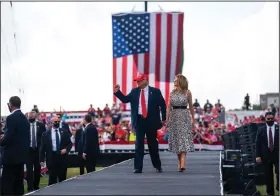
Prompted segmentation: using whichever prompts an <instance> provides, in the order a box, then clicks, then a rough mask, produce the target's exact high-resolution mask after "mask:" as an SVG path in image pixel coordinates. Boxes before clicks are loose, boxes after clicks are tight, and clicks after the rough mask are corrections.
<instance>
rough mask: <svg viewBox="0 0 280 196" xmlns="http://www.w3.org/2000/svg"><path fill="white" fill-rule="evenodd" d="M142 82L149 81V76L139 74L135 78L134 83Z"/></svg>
mask: <svg viewBox="0 0 280 196" xmlns="http://www.w3.org/2000/svg"><path fill="white" fill-rule="evenodd" d="M142 80H148V76H147V75H146V74H141V73H139V75H138V76H137V78H134V81H137V82H139V81H142Z"/></svg>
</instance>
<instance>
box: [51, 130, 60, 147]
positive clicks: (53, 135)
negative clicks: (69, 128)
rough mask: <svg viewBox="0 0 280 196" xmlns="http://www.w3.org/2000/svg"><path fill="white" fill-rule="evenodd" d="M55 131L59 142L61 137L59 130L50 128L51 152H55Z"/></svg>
mask: <svg viewBox="0 0 280 196" xmlns="http://www.w3.org/2000/svg"><path fill="white" fill-rule="evenodd" d="M55 130H57V133H58V137H59V142H61V136H60V132H59V128H57V129H54V128H52V132H51V134H52V149H53V151H56V136H55V135H56V133H55Z"/></svg>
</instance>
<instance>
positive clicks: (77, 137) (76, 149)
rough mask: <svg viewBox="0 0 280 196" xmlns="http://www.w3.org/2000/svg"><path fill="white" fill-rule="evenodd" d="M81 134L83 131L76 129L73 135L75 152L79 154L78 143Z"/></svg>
mask: <svg viewBox="0 0 280 196" xmlns="http://www.w3.org/2000/svg"><path fill="white" fill-rule="evenodd" d="M82 134H83V129H82V128H81V129H77V131H76V134H75V152H79V147H80V146H79V143H80V141H81V138H82Z"/></svg>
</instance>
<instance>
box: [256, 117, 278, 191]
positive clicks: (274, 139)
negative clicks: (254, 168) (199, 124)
mask: <svg viewBox="0 0 280 196" xmlns="http://www.w3.org/2000/svg"><path fill="white" fill-rule="evenodd" d="M274 118H275V116H274V114H273V112H267V113H266V114H265V119H266V125H265V126H261V127H259V129H258V133H257V138H256V162H257V163H263V164H264V175H265V184H266V192H267V194H268V195H274V174H273V165H274V169H275V174H276V181H277V183H276V190H277V191H279V126H278V125H277V124H275V123H274Z"/></svg>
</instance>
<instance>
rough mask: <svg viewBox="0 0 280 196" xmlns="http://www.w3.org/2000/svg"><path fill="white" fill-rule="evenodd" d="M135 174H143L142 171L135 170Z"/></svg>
mask: <svg viewBox="0 0 280 196" xmlns="http://www.w3.org/2000/svg"><path fill="white" fill-rule="evenodd" d="M133 173H135V174H140V173H142V171H141V170H140V169H135V170H133Z"/></svg>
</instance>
